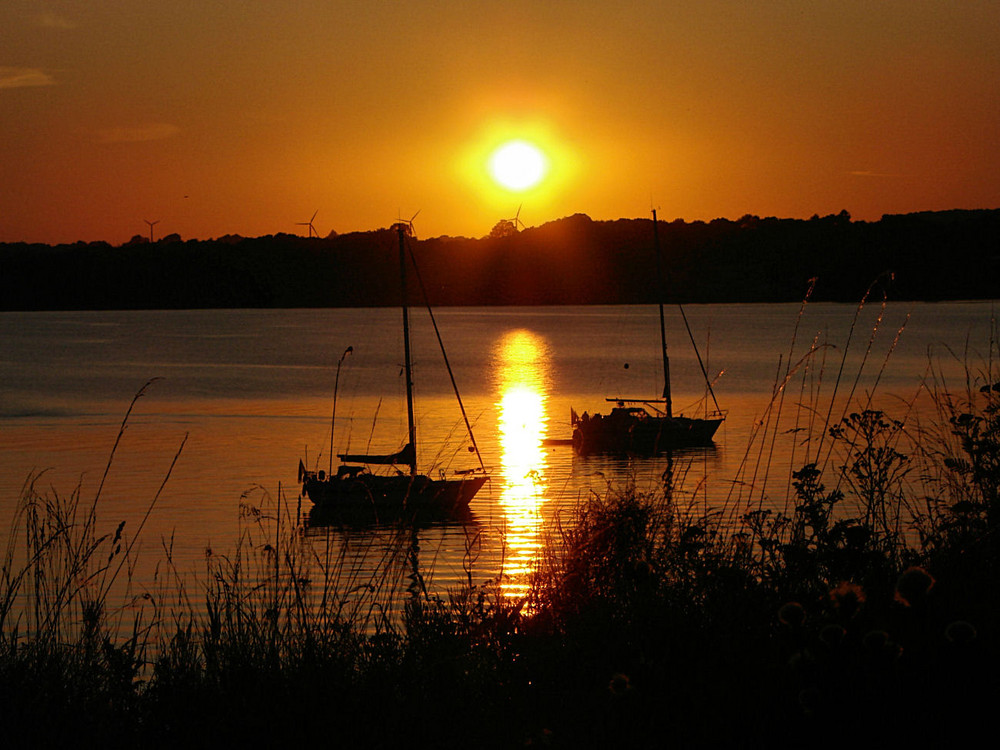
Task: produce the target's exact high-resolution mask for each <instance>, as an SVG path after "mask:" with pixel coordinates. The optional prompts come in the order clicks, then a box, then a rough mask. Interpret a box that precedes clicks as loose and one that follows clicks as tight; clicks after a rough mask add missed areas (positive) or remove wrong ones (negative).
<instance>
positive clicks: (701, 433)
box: [573, 400, 724, 456]
mask: <svg viewBox="0 0 1000 750" xmlns="http://www.w3.org/2000/svg"><path fill="white" fill-rule="evenodd" d="M637 403H638V404H641V406H627V405H626V404H637ZM661 403H663V402H662V401H635V400H631V401H618V406H616V407H614V408H613V409H612V410H611V413H610V414H608V415H607V416H605V415H602V414H595V415H594V416H593V417H591V416H589V415H587V414H586V413H585V414H584V415H583V418H580V417H576V416H574V419H573V448H574V450H575V451H576V452H577V453H579V454H580V455H581V456H585V455H587V454H589V453H628V454H638V455H653V454H656V453H662V452H663V451H667V450H673V449H674V448H701V447H706V446H709V445H712V443H713V440H712V439H713V438H714V437H715V432H716V430H718V429H719V425H721V424H722V422H723V419H724V417H723V416H721V415H720V416H710V417H709V418H704V419H701V418H693V417H684V416H678V417H668V416H666V415H665V414H663V413H659V412H658V410H657V408H656V405H657V404H661Z"/></svg>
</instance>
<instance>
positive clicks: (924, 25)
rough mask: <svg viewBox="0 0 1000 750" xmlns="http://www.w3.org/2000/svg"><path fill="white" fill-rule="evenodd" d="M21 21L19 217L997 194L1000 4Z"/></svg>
mask: <svg viewBox="0 0 1000 750" xmlns="http://www.w3.org/2000/svg"><path fill="white" fill-rule="evenodd" d="M0 29H2V31H0V113H2V114H0V241H2V242H17V241H26V242H46V243H53V244H54V243H61V242H74V241H78V240H83V241H92V240H106V241H109V242H112V243H116V244H117V243H120V242H124V241H126V240H127V239H128V238H129V237H131V236H133V235H136V234H146V233H147V232H149V231H151V230H152V227H149V226H148V224H147V222H158V223H156V224H155V232H156V235H157V236H162V235H164V234H172V233H177V234H180V235H181V236H183V237H184V238H200V239H208V238H212V237H219V236H222V235H225V234H231V233H235V234H241V235H244V236H258V235H265V234H274V233H278V232H289V233H299V234H303V235H304V234H306V229H307V227H306V226H303V222H307V221H309V220H310V217H312V216H314V214H315V217H314V219H312V222H313V226H314V229H315V232H316V234H318V235H319V236H326V235H327V234H329V233H330V232H331V231H336V232H338V233H343V232H349V231H355V230H366V229H374V228H378V227H384V226H388V225H389V224H391V223H392V221H393V220H394V219H395V218H396V217H397V216H402V217H409V216H411V215H413V214H414V213H415V212H417V211H418V210H419V211H420V214H419V216H418V219H417V222H416V231H417V234H418V235H419V236H423V237H430V236H438V235H445V234H447V235H463V236H469V237H479V236H483V235H485V234H487V233H488V232H489V231H490V228H491V227H492V226H493V225H494V224H495V223H496V222H497V221H499V220H500V219H504V218H507V219H509V218H510V217H513V216H515V212H517V211H518V210H519V208H520V213H519V218H520V221H523V222H524V223H525V224H526V225H528V226H534V225H538V224H541V223H544V222H546V221H551V220H553V219H557V218H560V217H562V216H566V215H569V214H573V213H586V214H588V215H590V216H591V217H592V218H594V219H617V218H622V217H635V216H645V215H647V211H648V208H649V207H650V205H651V204H653V205H655V206H656V207H658V208H659V209H660V216H661V217H662V218H664V219H667V220H670V219H672V218H684V219H686V220H696V219H702V220H711V219H713V218H717V217H726V218H738V217H739V216H741V215H743V214H747V213H751V214H757V215H760V216H780V217H791V218H808V217H809V216H811V215H813V214H816V213H818V214H820V215H824V214H829V213H837V212H839V211H841V210H847V211H849V212H850V213H851V215H852V216H853V217H854V218H856V219H866V220H876V219H878V218H879V217H880V216H881V215H883V214H885V213H908V212H913V211H922V210H944V209H952V208H996V207H1000V150H998V149H997V147H996V145H995V141H996V134H997V133H998V132H1000V108H998V107H997V106H996V102H997V101H998V100H1000V55H998V53H997V49H1000V5H998V4H995V3H985V2H983V3H979V2H963V3H949V2H939V1H937V0H928V1H926V2H897V1H896V0H889V1H887V2H880V3H867V2H855V1H851V2H845V1H841V2H836V1H835V2H792V1H791V0H780V1H779V0H771V1H770V2H761V3H753V4H744V3H735V2H721V1H719V0H715V1H713V0H709V1H708V2H705V1H704V0H699V1H697V2H695V1H694V0H680V1H679V2H674V3H669V4H663V3H655V2H646V1H640V2H636V3H632V4H631V5H630V6H629V7H627V8H619V7H616V6H614V5H612V4H609V3H603V2H596V1H591V2H586V1H582V2H573V3H570V2H556V3H550V4H546V5H544V6H543V5H537V4H534V3H526V2H519V1H517V0H514V1H511V2H504V3H499V2H483V3H476V4H468V3H459V2H453V1H451V0H439V1H437V2H423V3H377V4H376V3H368V2H358V1H351V2H339V3H335V4H331V3H326V2H319V1H318V0H304V1H303V2H298V3H295V4H294V6H293V7H290V6H287V5H284V4H273V3H268V2H263V1H262V0H249V1H248V2H243V3H239V4H235V3H222V4H213V5H211V6H205V5H204V4H202V3H196V2H193V1H192V0H173V1H172V2H170V3H157V2H151V1H149V0H132V1H130V2H120V1H112V0H93V1H92V2H90V3H87V4H86V6H83V5H81V4H77V3H72V2H48V3H40V2H32V1H29V0H9V2H7V3H5V4H4V5H3V6H2V7H0ZM512 142H515V143H518V144H528V145H529V146H530V147H533V148H534V149H536V150H537V153H536V154H534V155H531V156H530V158H528V159H524V157H523V154H525V153H527V154H529V155H530V154H531V152H530V151H526V150H525V149H523V148H517V149H507V152H506V153H515V152H519V153H521V154H522V157H521V159H522V161H521V162H518V163H507V164H503V165H500V166H499V167H498V165H497V164H496V158H495V155H496V154H497V153H498V149H501V147H503V146H504V145H506V144H511V143H512ZM498 175H499V176H498Z"/></svg>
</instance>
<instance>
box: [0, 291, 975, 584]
mask: <svg viewBox="0 0 1000 750" xmlns="http://www.w3.org/2000/svg"><path fill="white" fill-rule="evenodd" d="M684 311H685V313H686V314H687V318H688V320H689V322H690V325H691V329H692V332H693V335H694V337H695V339H696V340H697V342H698V345H699V348H700V350H701V354H702V358H703V360H704V362H705V366H706V370H707V371H708V372H709V374H710V376H711V377H712V378H713V379H715V386H714V388H715V394H716V397H717V398H718V401H719V404H720V405H721V406H722V408H724V409H726V410H727V411H728V414H729V416H728V419H727V421H726V422H725V424H724V425H723V427H722V428H721V429H720V431H719V433H718V435H717V436H716V447H715V448H713V449H709V450H700V451H689V452H685V453H683V454H681V455H677V456H674V458H673V465H672V467H673V471H674V473H675V476H680V477H681V478H682V482H683V484H682V487H683V489H684V497H685V498H686V501H687V502H690V503H691V504H693V505H694V506H696V507H698V508H700V509H705V508H707V509H712V508H724V509H725V510H726V512H728V513H732V512H738V511H739V510H742V509H746V508H747V507H757V505H758V504H761V503H763V504H766V505H769V506H776V507H783V504H784V502H785V498H786V496H787V488H788V476H789V471H790V470H791V469H792V468H798V467H799V466H801V465H802V464H803V463H805V461H806V460H807V459H809V460H811V459H812V458H813V457H814V454H815V452H816V450H818V449H819V443H818V442H815V441H814V442H813V443H806V442H805V441H804V440H803V435H804V434H807V433H806V432H804V431H801V430H800V428H803V427H807V426H809V425H810V423H811V426H812V433H813V434H819V433H820V432H822V430H821V427H822V424H823V423H824V422H825V421H826V417H827V414H828V413H829V414H830V415H832V416H831V418H832V419H833V420H834V421H835V420H836V419H838V418H839V417H840V416H842V415H843V414H844V413H847V412H848V411H852V410H853V411H856V410H858V409H861V408H864V406H865V405H866V404H867V403H868V399H869V397H870V396H871V395H872V393H873V391H874V396H873V397H874V401H873V403H874V405H875V406H877V407H879V408H882V409H885V410H886V411H887V412H889V413H890V414H892V415H894V416H899V417H902V416H903V415H904V414H905V413H906V411H907V409H908V406H907V404H909V403H911V402H913V401H914V399H917V396H918V394H919V392H920V389H921V384H922V382H924V379H925V378H926V377H928V373H929V368H930V367H931V365H933V367H934V368H935V370H937V371H939V373H940V374H941V375H943V377H944V378H945V379H946V380H947V382H948V383H949V384H952V385H953V386H954V387H955V388H956V389H958V388H961V387H963V386H964V383H965V372H966V364H969V365H970V366H971V367H973V368H982V367H983V366H985V365H984V363H985V362H986V359H987V357H988V354H989V350H990V341H991V339H990V332H991V329H992V327H991V326H992V324H991V320H992V316H993V314H994V304H993V303H990V302H977V303H940V304H910V303H895V304H891V305H889V306H888V307H887V308H884V309H883V308H882V307H880V306H879V305H878V304H871V303H870V304H868V305H866V306H865V307H864V309H863V310H861V312H860V315H858V319H857V323H856V324H853V323H854V320H855V316H856V314H857V313H858V309H857V306H856V305H837V304H810V305H808V306H806V307H805V308H804V310H802V311H801V314H800V306H799V305H795V304H791V305H711V306H696V305H695V306H690V307H686V308H685V310H684ZM667 314H668V320H667V325H668V339H669V341H670V342H671V343H670V354H671V372H672V378H673V401H674V408H675V412H677V411H681V412H684V413H688V414H694V413H697V412H698V411H701V410H704V409H705V408H706V399H705V395H706V393H705V387H704V380H703V378H702V375H701V370H700V368H699V364H698V361H697V359H696V358H695V355H694V351H693V348H692V346H691V343H690V340H689V338H688V334H687V332H686V330H685V327H684V324H683V320H682V318H681V315H680V312H679V311H678V309H677V308H668V310H667ZM435 315H436V318H437V321H438V325H439V327H440V331H441V336H442V338H443V341H444V344H445V346H446V347H447V350H448V356H449V358H450V360H451V364H452V367H453V369H454V372H455V378H456V380H457V383H458V386H459V388H460V389H461V393H462V397H463V399H464V402H465V408H466V411H467V413H468V415H469V418H470V420H471V421H472V422H473V424H474V430H475V435H476V440H477V443H478V445H479V447H480V449H481V451H482V454H483V459H484V461H485V463H486V465H487V467H488V468H489V469H490V470H491V475H492V480H491V482H490V483H488V484H487V485H486V487H484V489H483V490H482V491H481V492H480V493H479V495H478V496H477V497H476V498H475V500H474V501H473V503H472V511H473V516H474V518H473V523H472V525H471V527H463V526H461V525H438V526H432V527H429V528H424V529H420V530H419V532H418V534H419V537H420V540H419V541H420V548H421V554H422V555H423V556H424V562H425V563H429V564H431V565H432V566H433V570H434V576H435V580H436V581H437V583H438V584H439V585H442V586H447V585H450V584H452V583H455V582H457V581H459V580H463V579H464V572H463V561H464V560H465V559H466V557H467V554H468V551H469V543H468V540H469V539H472V538H474V539H476V542H477V543H476V545H473V547H474V553H475V554H476V555H478V558H477V562H476V568H475V579H476V581H477V582H479V581H481V580H484V579H486V578H488V577H490V576H492V575H496V574H497V573H498V572H501V571H502V572H503V573H504V574H506V575H507V576H509V583H508V586H509V588H510V590H511V591H516V590H517V589H518V588H519V586H520V585H521V582H523V574H524V573H525V572H526V571H529V570H531V569H532V567H533V565H534V564H535V559H536V554H537V551H538V549H539V547H540V545H541V544H542V542H543V540H544V537H545V535H546V534H547V533H548V532H550V531H552V530H553V529H554V528H555V524H556V522H557V521H558V520H559V519H560V518H562V519H563V520H567V519H568V518H569V517H570V514H569V511H570V510H571V509H572V508H573V507H574V505H575V504H576V503H577V502H578V501H579V499H580V498H582V497H585V496H586V495H587V494H588V493H589V492H601V491H603V490H604V489H605V488H606V487H607V486H608V483H612V484H613V485H616V486H621V485H623V484H624V483H626V482H629V481H634V482H635V483H636V485H637V486H638V487H639V488H640V489H652V488H655V487H657V486H658V485H659V483H660V477H661V475H662V473H663V471H664V469H665V468H666V462H667V459H666V458H663V457H660V458H655V459H644V460H636V461H632V462H629V461H627V460H623V459H610V458H606V457H589V458H585V459H584V458H579V457H576V456H574V455H573V452H572V449H571V448H570V447H568V446H548V445H546V443H545V441H546V440H547V439H552V438H568V437H569V436H570V409H571V408H573V409H575V410H576V411H577V412H579V413H582V412H583V411H584V410H588V411H590V412H591V413H594V412H597V411H605V410H606V409H607V408H608V406H609V405H608V404H606V402H605V400H604V399H605V398H606V397H609V396H621V397H636V396H646V397H652V396H655V395H656V394H658V392H659V390H660V388H661V378H662V376H661V374H660V358H659V324H658V320H657V313H656V310H655V308H652V307H625V306H623V307H553V308H461V309H441V310H436V311H435ZM399 317H400V314H399V311H398V310H394V309H366V310H218V311H216V310H213V311H167V312H163V311H153V312H52V313H2V314H0V514H2V515H3V516H4V517H5V518H7V519H11V518H13V515H14V512H15V508H16V505H17V500H18V497H19V495H20V493H21V488H22V486H23V484H24V482H25V480H26V478H27V477H28V476H29V474H31V473H32V472H37V471H40V470H45V473H44V474H43V475H42V477H41V478H40V479H39V480H38V483H37V486H38V487H39V488H40V489H43V490H47V491H54V492H58V493H60V494H62V495H69V494H70V493H71V492H72V491H73V489H74V488H75V487H76V486H77V485H78V484H79V485H80V487H81V493H82V496H83V497H84V498H90V497H93V495H94V493H95V492H96V491H97V487H98V485H99V483H100V481H101V477H102V475H103V472H104V466H105V464H106V463H107V459H108V456H109V455H110V452H111V449H112V446H113V444H114V442H115V438H116V436H117V435H118V430H119V426H120V424H121V422H122V419H123V417H124V415H125V412H126V410H127V408H128V406H129V403H130V402H131V400H132V398H133V396H134V395H135V394H136V393H137V391H138V390H139V389H140V388H141V387H142V386H143V384H144V383H146V382H147V381H149V380H151V379H153V378H157V380H155V382H153V383H152V384H151V385H150V386H149V387H148V389H147V390H146V392H145V395H144V396H143V397H142V398H141V399H139V400H138V402H137V403H136V405H135V408H134V409H133V411H132V414H131V416H130V418H129V420H128V428H127V430H126V432H125V434H124V437H123V439H122V441H121V444H120V446H119V447H118V450H117V454H116V455H115V458H114V462H113V464H112V466H111V470H110V472H109V474H108V478H107V481H106V483H105V486H104V490H103V494H102V499H101V504H100V509H99V514H100V517H101V519H102V521H103V523H104V524H105V525H106V527H107V528H109V529H113V528H114V527H115V526H116V525H117V523H118V522H119V521H122V520H124V521H125V522H126V526H125V530H126V534H127V535H128V534H134V533H135V532H136V530H137V529H138V528H139V526H140V524H141V523H142V519H143V516H144V515H145V513H146V510H147V508H148V506H149V504H150V502H151V501H152V499H153V498H154V497H155V496H156V494H157V492H158V490H159V489H160V486H161V484H162V483H163V481H164V478H165V477H166V476H167V473H168V471H169V469H170V465H171V461H172V460H173V459H174V457H175V454H176V453H177V451H178V449H179V448H180V446H181V445H182V443H183V442H184V441H185V437H186V443H184V447H183V450H182V451H181V454H180V456H179V458H178V459H177V462H176V465H175V467H174V468H173V471H172V473H171V474H170V477H169V481H168V482H167V483H166V486H165V487H164V488H163V491H162V493H161V494H160V496H159V499H158V501H157V504H156V506H155V508H154V509H153V512H152V514H151V515H150V517H149V519H148V520H147V521H146V522H145V526H144V527H143V529H142V535H141V536H142V540H143V541H142V552H141V555H140V564H139V566H138V567H137V577H138V578H140V579H141V577H142V575H144V574H145V575H151V574H152V571H153V570H154V568H155V566H156V564H158V563H159V562H160V561H161V560H162V559H163V556H164V553H163V552H162V544H163V543H164V542H163V541H162V540H168V539H172V540H173V541H172V547H173V553H174V561H175V563H176V564H177V566H178V568H179V569H180V570H181V571H182V572H190V573H191V574H192V575H194V576H197V575H199V574H203V573H204V570H205V559H206V550H208V549H211V550H212V551H213V554H225V553H226V552H227V550H231V549H233V548H234V547H235V545H236V544H237V541H238V539H239V536H240V533H241V530H243V529H244V528H245V526H246V523H247V519H246V505H247V503H245V502H242V501H241V498H242V497H244V496H245V495H246V496H247V497H248V498H249V500H248V502H249V503H250V504H258V503H260V502H262V501H263V499H264V498H265V497H266V496H269V497H270V498H272V503H271V504H272V505H273V498H275V497H278V496H279V491H280V496H281V498H282V503H283V504H284V506H285V507H286V508H287V509H288V510H289V511H290V512H291V514H292V516H293V517H294V516H295V514H296V513H297V512H300V513H301V514H302V515H303V516H305V515H306V514H308V510H309V507H310V503H309V501H308V499H305V498H302V499H300V498H299V488H298V485H297V483H296V480H297V467H298V462H299V460H300V459H302V460H303V461H305V462H306V463H307V465H308V466H310V467H319V468H327V467H328V462H329V453H330V423H331V416H332V397H333V387H334V380H335V375H336V370H337V363H338V360H340V358H341V356H342V355H343V354H344V351H345V350H346V348H347V347H349V346H350V347H353V354H351V355H350V356H347V357H346V358H345V359H344V361H343V365H342V367H341V370H340V379H339V391H338V402H337V414H336V431H335V435H334V451H335V452H343V451H346V450H351V451H354V452H362V451H364V450H369V449H370V450H372V451H373V452H390V451H393V450H396V449H398V448H399V447H400V446H401V445H402V443H403V442H404V439H405V438H404V436H405V408H404V400H403V399H404V390H403V386H404V384H403V378H402V377H401V364H400V363H401V362H402V358H403V356H402V335H401V332H400V330H399V329H400V320H399ZM411 318H412V324H413V327H414V340H413V348H414V358H415V372H414V380H415V384H416V416H417V423H418V433H417V434H418V459H419V463H420V467H421V470H422V471H425V472H433V471H437V470H438V469H443V470H448V471H450V470H452V469H462V468H470V467H472V466H475V465H476V460H475V457H474V455H473V454H470V453H469V451H468V446H469V441H468V439H466V438H465V437H464V426H463V423H462V418H461V413H460V411H459V409H458V406H457V404H456V402H455V399H454V397H453V395H452V391H451V385H450V382H449V380H448V376H447V372H446V370H445V368H444V366H443V364H442V360H441V357H440V353H439V350H438V345H437V340H436V338H435V336H434V332H433V329H432V327H431V325H430V322H429V319H428V316H427V314H426V311H423V310H419V309H418V310H414V311H412V315H411ZM852 324H853V325H852ZM900 331H902V332H901V333H900ZM845 352H846V358H845ZM720 373H721V375H720ZM786 375H787V387H786V388H784V389H783V390H782V397H779V398H775V397H774V394H775V388H776V384H777V383H782V382H785V379H786ZM831 397H833V403H832V406H831ZM917 403H918V405H919V404H920V399H917ZM779 405H780V414H779V408H778V407H779ZM793 429H794V430H800V431H796V432H791V430H793ZM820 458H821V460H822V459H823V456H822V455H821V457H820ZM835 461H836V459H835V457H834V458H833V459H831V465H835ZM247 493H249V494H248V495H247ZM8 527H9V524H7V523H5V524H3V525H2V526H0V544H4V543H6V541H7V539H8V538H9V536H10V531H9V528H8ZM307 533H308V534H310V535H313V536H314V537H317V538H322V539H327V538H328V537H331V535H336V534H340V533H341V532H340V531H337V530H333V531H332V530H329V529H322V528H310V529H308V530H307ZM352 533H354V534H355V538H357V535H358V534H370V535H373V536H371V537H370V538H369V539H368V540H367V541H366V543H365V544H366V545H367V547H366V548H367V549H368V550H369V551H370V550H371V549H372V545H373V543H372V539H374V538H377V535H378V534H379V533H380V532H379V531H378V530H368V531H364V530H361V531H358V530H355V531H354V532H352ZM501 539H503V540H505V542H506V544H505V545H503V546H502V545H501V543H500V540H501ZM362 546H365V545H362ZM375 546H377V544H376V545H375ZM501 548H502V549H503V553H502V554H501Z"/></svg>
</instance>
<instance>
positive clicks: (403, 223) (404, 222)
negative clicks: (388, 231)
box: [392, 209, 420, 237]
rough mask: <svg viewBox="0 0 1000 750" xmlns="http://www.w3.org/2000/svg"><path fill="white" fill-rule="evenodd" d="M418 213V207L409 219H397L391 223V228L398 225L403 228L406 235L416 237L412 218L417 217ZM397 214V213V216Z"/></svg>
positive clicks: (395, 228) (395, 227)
mask: <svg viewBox="0 0 1000 750" xmlns="http://www.w3.org/2000/svg"><path fill="white" fill-rule="evenodd" d="M419 213H420V209H417V213H416V214H413V216H411V217H410V218H409V219H402V218H401V219H397V220H396V223H395V224H393V225H392V228H393V230H394V231H395V230H398V229H399V228H400V227H402V229H403V234H405V235H406V236H407V237H416V235H415V234H414V233H413V220H414V219H415V218H417V214H419ZM398 215H399V214H397V216H398Z"/></svg>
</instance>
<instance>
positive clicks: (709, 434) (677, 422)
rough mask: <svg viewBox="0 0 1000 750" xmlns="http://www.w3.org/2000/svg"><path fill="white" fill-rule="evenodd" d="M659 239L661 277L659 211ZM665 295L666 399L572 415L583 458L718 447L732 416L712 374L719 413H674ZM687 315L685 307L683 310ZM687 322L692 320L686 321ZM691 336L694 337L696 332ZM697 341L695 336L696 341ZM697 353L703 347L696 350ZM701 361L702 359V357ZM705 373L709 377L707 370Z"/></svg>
mask: <svg viewBox="0 0 1000 750" xmlns="http://www.w3.org/2000/svg"><path fill="white" fill-rule="evenodd" d="M653 238H654V242H655V245H656V265H657V276H658V278H660V279H661V280H662V271H661V269H660V265H661V260H660V241H659V234H658V233H657V228H656V211H653ZM662 296H663V295H662V294H661V295H660V298H661V301H660V303H659V308H660V345H661V351H662V357H663V397H662V398H659V399H637V398H609V399H607V401H609V402H612V403H614V404H615V407H614V408H612V409H611V412H610V413H609V414H606V415H604V414H594V415H593V416H591V415H589V414H587V413H586V412H584V414H583V416H582V417H579V416H577V414H576V412H575V411H572V415H571V416H572V420H571V421H572V425H573V448H574V450H575V451H576V452H577V453H578V454H580V455H582V456H585V455H588V454H590V453H617V454H622V455H655V454H657V453H663V452H665V451H670V450H674V449H676V448H701V447H708V446H711V445H713V438H714V437H715V433H716V431H717V430H718V429H719V425H721V424H722V422H723V421H724V420H725V418H726V415H725V412H723V411H722V410H721V409H719V405H718V402H715V394H714V393H713V392H712V386H711V383H709V382H708V378H707V375H706V378H705V382H706V383H707V384H708V390H709V393H710V394H711V395H712V400H713V402H714V403H715V411H713V412H710V413H708V414H706V415H705V416H704V417H686V416H683V415H675V414H674V413H673V404H672V402H671V396H670V359H669V357H668V356H667V334H666V325H665V323H664V318H663V301H662ZM682 313H683V309H682ZM685 323H687V320H686V318H685ZM688 330H689V333H690V329H688ZM692 343H693V338H692ZM695 351H696V352H697V348H696V349H695ZM698 361H699V363H700V362H701V357H700V355H699V357H698ZM702 373H703V374H705V371H704V366H702Z"/></svg>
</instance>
